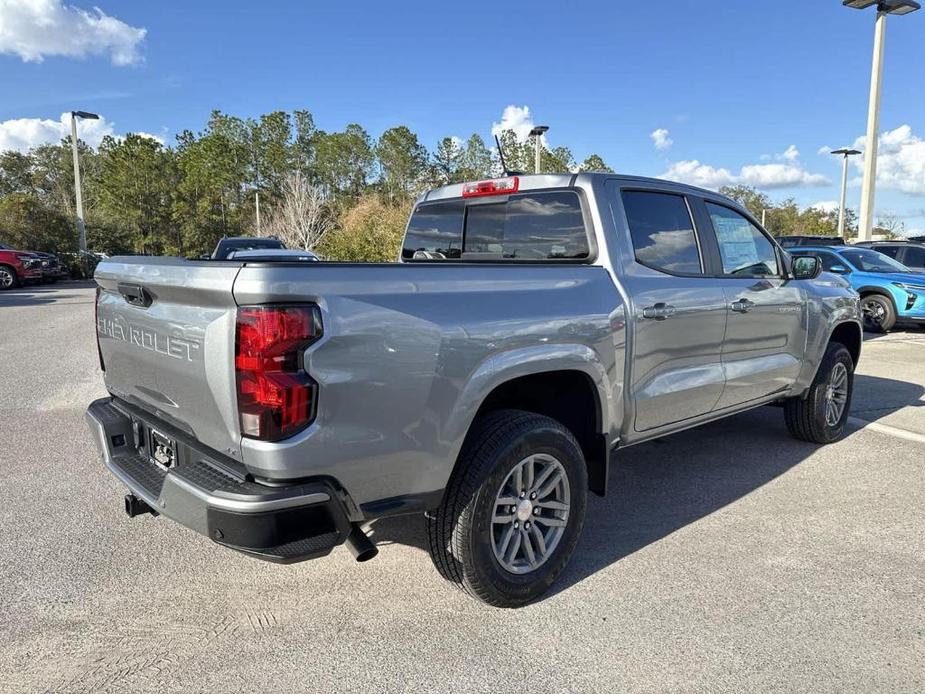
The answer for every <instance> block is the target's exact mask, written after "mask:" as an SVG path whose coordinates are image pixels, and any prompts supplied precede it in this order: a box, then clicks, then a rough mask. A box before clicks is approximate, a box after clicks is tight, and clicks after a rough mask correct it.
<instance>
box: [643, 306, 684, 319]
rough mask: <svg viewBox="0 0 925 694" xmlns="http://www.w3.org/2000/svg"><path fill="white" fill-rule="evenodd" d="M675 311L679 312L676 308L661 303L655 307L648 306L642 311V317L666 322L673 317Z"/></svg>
mask: <svg viewBox="0 0 925 694" xmlns="http://www.w3.org/2000/svg"><path fill="white" fill-rule="evenodd" d="M675 311H677V309H676V308H675V307H674V306H671V305H670V304H665V303H662V302H659V303H657V304H655V305H654V306H647V307H646V308H644V309H642V317H643V318H651V319H652V320H665V319H666V318H670V317H671V316H673V315H674V314H675Z"/></svg>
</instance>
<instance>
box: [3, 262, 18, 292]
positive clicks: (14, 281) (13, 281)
mask: <svg viewBox="0 0 925 694" xmlns="http://www.w3.org/2000/svg"><path fill="white" fill-rule="evenodd" d="M18 286H19V278H18V277H17V276H16V270H14V269H13V268H11V267H10V266H9V265H0V289H13V288H15V287H18Z"/></svg>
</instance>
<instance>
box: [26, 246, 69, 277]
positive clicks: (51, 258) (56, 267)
mask: <svg viewBox="0 0 925 694" xmlns="http://www.w3.org/2000/svg"><path fill="white" fill-rule="evenodd" d="M30 252H31V253H32V254H33V255H35V256H37V257H38V258H40V259H41V261H42V281H43V282H57V281H58V280H63V279H67V278H68V277H69V276H70V273H69V271H68V269H67V267H66V266H65V265H62V264H61V261H60V260H59V259H58V256H56V255H55V254H54V253H41V252H39V251H30Z"/></svg>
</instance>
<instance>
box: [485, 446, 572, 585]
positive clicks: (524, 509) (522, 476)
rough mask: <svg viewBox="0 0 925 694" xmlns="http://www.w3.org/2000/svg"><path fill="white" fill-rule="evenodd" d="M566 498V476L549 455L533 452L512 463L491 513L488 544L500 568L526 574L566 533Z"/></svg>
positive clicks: (548, 553) (544, 559)
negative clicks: (512, 465) (490, 535)
mask: <svg viewBox="0 0 925 694" xmlns="http://www.w3.org/2000/svg"><path fill="white" fill-rule="evenodd" d="M570 499H571V494H570V490H569V482H568V475H567V474H566V472H565V468H564V467H563V465H562V463H560V462H559V461H558V460H557V459H556V458H554V457H553V456H551V455H546V454H542V453H537V454H535V455H531V456H529V457H527V458H524V459H523V460H521V461H520V462H519V463H517V465H515V466H514V469H513V470H511V472H510V473H509V474H508V476H507V478H505V480H504V482H503V483H502V484H501V487H500V488H499V489H498V493H497V494H496V495H495V503H494V508H493V512H492V518H491V534H492V549H493V550H494V554H495V559H497V560H498V563H499V564H500V565H501V567H502V568H503V569H504V570H505V571H509V572H510V573H513V574H525V573H529V572H530V571H533V570H535V569H537V568H538V567H540V566H542V565H543V564H544V563H545V562H546V560H548V559H549V557H550V556H551V555H552V553H553V552H554V551H555V550H556V546H557V545H558V544H559V541H560V540H561V539H562V536H563V534H564V533H565V528H566V525H567V524H568V517H569V509H570V507H571V503H570Z"/></svg>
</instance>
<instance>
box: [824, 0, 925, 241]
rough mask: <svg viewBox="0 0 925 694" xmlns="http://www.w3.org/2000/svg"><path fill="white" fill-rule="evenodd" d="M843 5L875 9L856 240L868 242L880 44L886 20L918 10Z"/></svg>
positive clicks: (887, 3) (862, 1)
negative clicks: (862, 179) (891, 16)
mask: <svg viewBox="0 0 925 694" xmlns="http://www.w3.org/2000/svg"><path fill="white" fill-rule="evenodd" d="M842 4H843V5H845V6H846V7H851V8H853V9H856V10H864V9H867V8H868V7H873V6H876V7H877V23H876V26H875V29H874V59H873V64H872V65H871V73H870V102H869V103H868V108H867V147H866V151H865V153H864V183H863V186H862V189H861V218H860V220H859V225H858V238H859V239H860V240H861V241H870V238H871V231H872V229H873V225H874V195H875V192H876V191H875V189H876V184H877V138H878V137H879V135H880V92H881V87H882V84H883V44H884V41H885V39H886V17H887V15H889V14H896V15H903V14H909V13H910V12H915V11H916V10H918V9H921V7H922V6H921V5H920V4H919V3H917V2H915V1H914V0H879V1H878V0H843V2H842Z"/></svg>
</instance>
